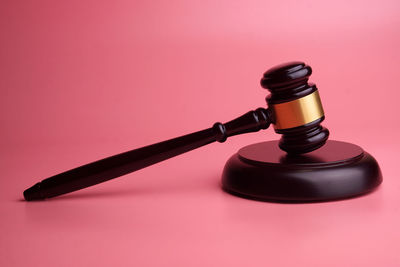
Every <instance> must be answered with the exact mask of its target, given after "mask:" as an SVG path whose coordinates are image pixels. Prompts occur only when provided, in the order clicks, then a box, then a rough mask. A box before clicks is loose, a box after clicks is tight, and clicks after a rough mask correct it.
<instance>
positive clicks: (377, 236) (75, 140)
mask: <svg viewBox="0 0 400 267" xmlns="http://www.w3.org/2000/svg"><path fill="white" fill-rule="evenodd" d="M399 14H400V2H399V1H397V0H393V1H386V0H380V1H348V0H346V1H344V0H343V1H329V2H328V1H326V2H325V1H294V0H293V1H270V2H267V1H154V2H153V1H152V2H151V3H150V1H141V2H140V1H122V0H117V1H86V0H84V1H82V0H79V1H11V0H10V1H3V2H2V7H1V8H0V30H1V31H0V32H1V35H0V41H1V42H0V46H1V49H0V59H1V60H0V73H1V75H0V76H1V79H0V93H1V95H0V101H1V103H0V109H1V111H0V119H1V140H0V145H1V151H0V157H1V161H0V162H1V163H0V164H1V165H0V166H1V170H2V178H1V180H0V214H1V220H0V229H1V230H0V231H1V232H0V266H267V265H271V266H399V265H400V254H399V246H400V231H399V225H400V208H399V207H400V179H398V178H399V177H398V169H397V168H398V151H399V149H400V147H399V138H398V136H399V134H400V128H399V118H398V114H397V113H398V99H399V96H400V95H399V90H398V79H399V63H400V52H399V47H400V16H399ZM291 60H302V61H305V62H307V63H308V64H310V65H311V66H312V67H313V69H314V73H313V75H312V78H311V80H312V81H313V82H315V83H316V84H317V86H318V87H319V89H320V94H321V97H322V100H323V104H324V107H325V112H326V117H327V119H326V122H325V123H324V125H325V126H327V127H328V128H329V129H330V131H331V139H337V140H344V141H349V142H354V143H356V144H358V145H360V146H362V147H363V148H364V149H365V150H366V151H368V152H370V153H371V154H373V155H374V156H375V157H376V159H377V160H378V161H379V163H380V165H381V168H382V172H383V175H384V183H383V184H382V186H381V187H380V188H379V190H377V191H375V192H374V193H372V194H369V195H367V196H363V197H360V198H356V199H351V200H345V201H337V202H329V203H318V204H298V205H290V204H274V203H263V202H256V201H250V200H245V199H241V198H237V197H234V196H231V195H229V194H226V193H224V192H223V191H222V190H221V189H220V174H221V172H222V168H223V166H224V163H225V161H226V160H227V159H228V157H229V156H230V155H231V154H233V153H234V152H236V151H237V150H238V149H239V148H240V147H242V146H244V145H247V144H251V143H255V142H259V141H263V140H270V139H277V138H279V137H278V136H277V135H276V134H274V133H273V131H272V130H271V129H269V130H267V131H264V132H259V133H256V134H249V135H246V136H240V137H234V138H232V139H231V140H228V141H227V142H226V143H225V144H212V145H210V146H207V147H204V148H201V149H199V150H196V151H193V152H190V153H188V154H185V155H182V156H180V157H177V158H174V159H171V160H169V161H166V162H163V163H161V164H158V165H155V166H153V167H150V168H147V169H144V170H141V171H139V172H136V173H133V174H130V175H127V176H125V177H123V178H120V179H116V180H113V181H110V182H107V183H105V184H102V185H98V186H96V187H93V188H89V189H85V190H82V191H80V192H75V193H72V194H69V195H65V196H62V197H59V198H55V199H53V200H49V201H44V202H36V203H27V202H24V201H22V191H23V190H24V189H25V188H26V187H28V186H31V185H32V184H33V183H35V182H37V181H39V180H40V179H43V178H46V177H48V176H51V175H53V174H56V173H58V172H60V171H64V170H67V169H70V168H72V167H75V166H78V165H80V164H84V163H88V162H90V161H93V160H97V159H100V158H102V157H105V156H109V155H112V154H114V153H119V152H122V151H126V150H129V149H132V148H135V147H140V146H143V145H147V144H150V143H154V142H158V141H161V140H165V139H168V138H172V137H175V136H179V135H182V134H186V133H189V132H192V131H195V130H200V129H203V128H206V127H210V126H211V125H212V124H213V123H214V122H215V121H227V120H230V119H231V118H233V117H236V116H237V115H240V114H242V113H244V112H246V111H248V110H250V109H254V108H257V107H259V106H265V102H264V97H265V95H266V91H265V90H263V89H261V87H260V86H259V79H260V78H261V74H262V73H263V72H264V71H265V70H266V69H268V68H269V67H271V66H273V65H275V64H279V63H281V62H286V61H291Z"/></svg>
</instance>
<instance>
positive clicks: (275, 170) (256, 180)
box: [222, 140, 382, 202]
mask: <svg viewBox="0 0 400 267" xmlns="http://www.w3.org/2000/svg"><path fill="white" fill-rule="evenodd" d="M381 182H382V174H381V171H380V169H379V165H378V163H377V162H376V160H375V159H374V158H373V157H372V156H371V155H370V154H368V153H367V152H365V151H363V149H362V148H361V147H359V146H357V145H354V144H350V143H345V142H340V141H332V140H328V141H327V142H326V144H325V145H324V146H323V147H321V148H320V149H317V150H315V151H313V152H310V153H306V154H302V155H295V156H293V155H288V154H286V153H285V152H284V151H282V150H280V149H279V147H278V141H269V142H263V143H257V144H253V145H249V146H246V147H243V148H242V149H240V150H239V151H238V152H237V153H236V154H235V155H233V156H232V157H231V158H230V159H229V160H228V162H227V163H226V165H225V168H224V171H223V175H222V187H223V189H224V190H225V191H227V192H229V193H232V194H234V195H238V196H242V197H246V198H251V199H257V200H264V201H275V202H311V201H328V200H335V199H343V198H349V197H353V196H358V195H362V194H365V193H368V192H370V191H372V190H373V189H374V188H376V187H377V186H378V185H379V184H380V183H381Z"/></svg>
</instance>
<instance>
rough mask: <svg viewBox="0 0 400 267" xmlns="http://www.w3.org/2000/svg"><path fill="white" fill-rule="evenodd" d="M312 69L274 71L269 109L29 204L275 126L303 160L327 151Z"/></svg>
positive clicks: (80, 176)
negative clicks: (324, 147)
mask: <svg viewBox="0 0 400 267" xmlns="http://www.w3.org/2000/svg"><path fill="white" fill-rule="evenodd" d="M311 73H312V70H311V67H310V66H308V65H306V64H305V63H303V62H290V63H285V64H281V65H278V66H275V67H273V68H271V69H269V70H268V71H267V72H265V73H264V75H263V77H262V79H261V86H262V87H264V88H266V89H268V90H269V92H270V95H268V96H267V98H266V102H267V103H268V108H267V109H265V108H258V109H256V110H254V111H249V112H247V113H246V114H244V115H242V116H240V117H238V118H236V119H234V120H231V121H229V122H227V123H224V124H223V123H220V122H217V123H215V124H214V125H213V126H212V127H211V128H208V129H205V130H201V131H198V132H194V133H191V134H187V135H184V136H181V137H177V138H174V139H170V140H167V141H163V142H160V143H156V144H152V145H149V146H145V147H142V148H138V149H134V150H131V151H128V152H124V153H121V154H118V155H114V156H111V157H108V158H105V159H101V160H98V161H95V162H92V163H89V164H87V165H83V166H80V167H77V168H75V169H72V170H69V171H66V172H63V173H60V174H57V175H54V176H52V177H50V178H47V179H45V180H42V181H41V182H38V183H37V184H35V185H33V186H32V187H30V188H28V189H27V190H25V191H24V198H25V200H27V201H31V200H42V199H46V198H51V197H55V196H59V195H62V194H66V193H70V192H73V191H77V190H80V189H83V188H86V187H89V186H92V185H96V184H99V183H102V182H105V181H107V180H110V179H114V178H117V177H120V176H122V175H125V174H128V173H131V172H134V171H137V170H140V169H142V168H145V167H148V166H150V165H153V164H156V163H158V162H161V161H164V160H166V159H169V158H172V157H175V156H177V155H180V154H182V153H185V152H188V151H191V150H193V149H196V148H199V147H202V146H204V145H207V144H210V143H212V142H215V141H217V142H221V143H222V142H225V140H226V139H227V138H228V137H230V136H234V135H239V134H244V133H249V132H257V131H259V130H261V129H267V128H268V127H269V126H270V124H273V125H274V129H275V132H276V133H278V134H281V135H282V137H281V139H280V141H279V147H280V149H282V150H283V151H285V152H286V153H287V154H289V155H300V154H304V153H308V152H311V151H314V150H316V149H318V148H320V147H322V146H323V145H324V144H325V142H326V141H327V139H328V136H329V131H328V130H327V129H326V128H324V127H322V126H321V122H322V121H323V120H324V118H325V117H324V111H323V108H322V105H321V100H320V96H319V93H318V89H317V87H316V86H315V84H312V83H308V78H309V76H310V75H311Z"/></svg>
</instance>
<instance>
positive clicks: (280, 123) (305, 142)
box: [261, 62, 329, 154]
mask: <svg viewBox="0 0 400 267" xmlns="http://www.w3.org/2000/svg"><path fill="white" fill-rule="evenodd" d="M311 72H312V70H311V67H310V66H307V65H306V64H304V63H303V62H289V63H285V64H281V65H278V66H275V67H273V68H271V69H269V70H268V71H267V72H265V73H264V76H263V78H262V79H261V86H262V87H264V88H266V89H268V90H269V91H270V92H271V94H270V95H269V96H267V99H266V100H267V103H268V106H269V109H270V110H271V114H272V123H273V124H274V128H275V132H277V133H279V134H282V138H281V140H280V142H279V147H280V148H281V149H282V150H284V151H286V152H287V153H289V154H302V153H307V152H310V151H313V150H315V149H318V148H320V147H321V146H323V145H324V144H325V142H326V140H327V139H328V136H329V131H328V130H327V129H326V128H324V127H322V126H321V125H320V124H321V122H322V121H323V120H324V118H325V116H324V111H323V109H322V105H321V100H320V98H319V94H318V89H317V87H316V86H315V84H312V83H308V77H309V76H310V75H311Z"/></svg>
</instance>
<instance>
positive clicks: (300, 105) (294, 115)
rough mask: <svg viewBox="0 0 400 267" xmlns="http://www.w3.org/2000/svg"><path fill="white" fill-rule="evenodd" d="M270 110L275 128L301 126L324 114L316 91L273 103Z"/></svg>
mask: <svg viewBox="0 0 400 267" xmlns="http://www.w3.org/2000/svg"><path fill="white" fill-rule="evenodd" d="M272 112H273V114H274V116H275V125H274V128H275V129H277V130H283V129H288V128H293V127H297V126H302V125H305V124H307V123H310V122H313V121H315V120H317V119H319V118H321V117H322V116H324V110H323V109H322V105H321V99H320V98H319V93H318V91H315V92H313V93H311V94H309V95H306V96H304V97H301V98H298V99H296V100H293V101H289V102H285V103H280V104H274V105H272Z"/></svg>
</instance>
